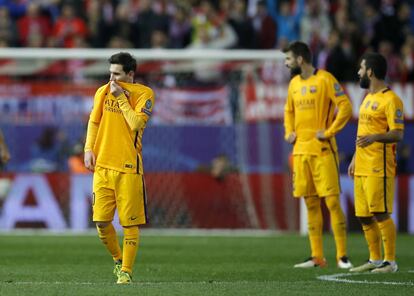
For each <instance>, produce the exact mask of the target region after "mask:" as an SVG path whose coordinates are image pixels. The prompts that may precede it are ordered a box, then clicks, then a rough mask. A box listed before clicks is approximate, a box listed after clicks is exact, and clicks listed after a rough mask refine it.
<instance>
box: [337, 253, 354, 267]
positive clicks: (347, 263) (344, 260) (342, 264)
mask: <svg viewBox="0 0 414 296" xmlns="http://www.w3.org/2000/svg"><path fill="white" fill-rule="evenodd" d="M352 267H354V266H353V265H352V263H351V261H349V259H348V257H346V256H343V257H341V258H339V260H338V268H341V269H350V268H352Z"/></svg>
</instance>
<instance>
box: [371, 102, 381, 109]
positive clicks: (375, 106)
mask: <svg viewBox="0 0 414 296" xmlns="http://www.w3.org/2000/svg"><path fill="white" fill-rule="evenodd" d="M378 105H379V104H378V102H374V103H372V106H371V109H372V111H376V110H377V109H378Z"/></svg>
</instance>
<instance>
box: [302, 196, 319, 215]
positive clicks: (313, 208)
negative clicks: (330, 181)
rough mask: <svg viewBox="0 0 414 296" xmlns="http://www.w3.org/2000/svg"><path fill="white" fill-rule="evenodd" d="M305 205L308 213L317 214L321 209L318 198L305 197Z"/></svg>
mask: <svg viewBox="0 0 414 296" xmlns="http://www.w3.org/2000/svg"><path fill="white" fill-rule="evenodd" d="M305 204H306V209H307V210H308V212H317V211H319V210H320V207H321V204H320V200H319V197H313V196H312V197H306V198H305Z"/></svg>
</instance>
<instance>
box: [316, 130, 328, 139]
mask: <svg viewBox="0 0 414 296" xmlns="http://www.w3.org/2000/svg"><path fill="white" fill-rule="evenodd" d="M316 138H317V139H318V140H319V141H326V140H328V139H329V137H327V136H325V130H319V131H317V132H316Z"/></svg>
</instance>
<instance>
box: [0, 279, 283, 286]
mask: <svg viewBox="0 0 414 296" xmlns="http://www.w3.org/2000/svg"><path fill="white" fill-rule="evenodd" d="M253 282H254V281H253ZM251 283H252V282H251V281H229V282H224V281H214V280H212V281H183V282H168V281H165V282H132V283H131V284H132V285H140V286H142V285H146V286H157V285H165V284H168V285H185V284H208V285H225V284H251ZM260 283H263V284H268V283H273V284H276V283H279V282H278V281H263V282H260ZM1 285H75V286H76V285H78V286H84V285H95V286H100V285H111V286H112V285H116V283H115V282H99V283H94V282H44V281H42V282H7V281H5V282H0V286H1Z"/></svg>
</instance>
